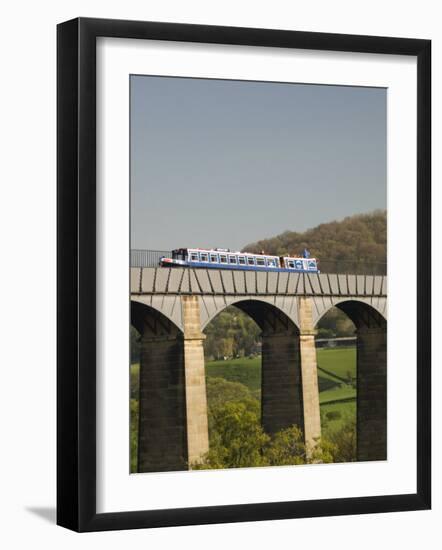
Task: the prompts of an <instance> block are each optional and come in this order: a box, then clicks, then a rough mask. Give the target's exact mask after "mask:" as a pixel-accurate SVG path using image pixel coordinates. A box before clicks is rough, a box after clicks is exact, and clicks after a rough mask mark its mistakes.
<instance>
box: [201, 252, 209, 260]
mask: <svg viewBox="0 0 442 550" xmlns="http://www.w3.org/2000/svg"><path fill="white" fill-rule="evenodd" d="M200 258H201V261H202V262H208V261H209V255H208V254H207V252H200Z"/></svg>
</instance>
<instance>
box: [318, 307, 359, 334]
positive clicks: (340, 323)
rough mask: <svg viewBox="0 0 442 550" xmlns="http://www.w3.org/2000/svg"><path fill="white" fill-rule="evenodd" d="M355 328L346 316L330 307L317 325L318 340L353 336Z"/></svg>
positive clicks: (337, 309)
mask: <svg viewBox="0 0 442 550" xmlns="http://www.w3.org/2000/svg"><path fill="white" fill-rule="evenodd" d="M355 330H356V327H355V326H354V324H353V322H352V321H351V320H350V318H349V317H347V315H346V314H345V313H344V312H343V311H341V310H340V309H339V308H337V307H332V308H331V309H329V311H328V312H327V313H326V314H325V315H324V316H323V317H321V319H320V320H319V323H318V338H340V337H342V336H354V335H355Z"/></svg>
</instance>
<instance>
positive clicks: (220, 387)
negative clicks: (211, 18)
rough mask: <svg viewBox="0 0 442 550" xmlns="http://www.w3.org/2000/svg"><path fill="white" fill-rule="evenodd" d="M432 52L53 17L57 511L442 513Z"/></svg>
mask: <svg viewBox="0 0 442 550" xmlns="http://www.w3.org/2000/svg"><path fill="white" fill-rule="evenodd" d="M430 51H431V49H430V42H429V41H428V40H416V39H407V38H386V37H373V36H351V35H332V34H323V33H306V32H296V31H280V30H278V31H277V30H268V29H252V28H233V27H232V28H227V27H214V26H201V25H183V24H171V23H152V22H136V21H115V20H104V19H82V18H80V19H76V20H72V21H68V22H65V23H62V24H60V25H59V26H58V388H57V389H58V406H57V412H58V447H57V448H58V478H57V486H58V504H57V510H58V512H57V522H58V524H59V525H62V526H64V527H67V528H70V529H73V530H76V531H99V530H109V529H129V528H142V527H160V526H173V525H188V524H202V523H221V522H237V521H252V520H265V519H283V518H298V517H315V516H324V515H342V514H356V513H373V512H390V511H402V510H418V509H428V508H429V507H430V493H431V491H430V433H431V425H430V408H431V407H430V405H431V404H430V368H431V367H430V160H431V159H430V135H431V131H430V129H431V127H430V101H431V97H430Z"/></svg>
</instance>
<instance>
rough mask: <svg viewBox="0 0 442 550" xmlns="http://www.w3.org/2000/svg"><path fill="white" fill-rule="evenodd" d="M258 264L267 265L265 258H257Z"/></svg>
mask: <svg viewBox="0 0 442 550" xmlns="http://www.w3.org/2000/svg"><path fill="white" fill-rule="evenodd" d="M256 265H266V262H265V259H264V258H256Z"/></svg>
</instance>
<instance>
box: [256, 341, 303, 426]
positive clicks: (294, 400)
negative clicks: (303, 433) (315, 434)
mask: <svg viewBox="0 0 442 550" xmlns="http://www.w3.org/2000/svg"><path fill="white" fill-rule="evenodd" d="M261 389H262V396H261V412H262V426H263V428H264V430H265V431H266V432H267V433H269V434H272V433H275V432H277V431H279V430H282V429H284V428H288V427H290V426H292V425H293V424H295V425H296V426H298V427H299V428H301V429H303V424H304V422H303V411H302V387H301V368H300V358H299V342H298V338H297V335H296V334H294V333H292V332H282V333H272V332H270V333H265V332H264V333H263V334H262V382H261Z"/></svg>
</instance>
